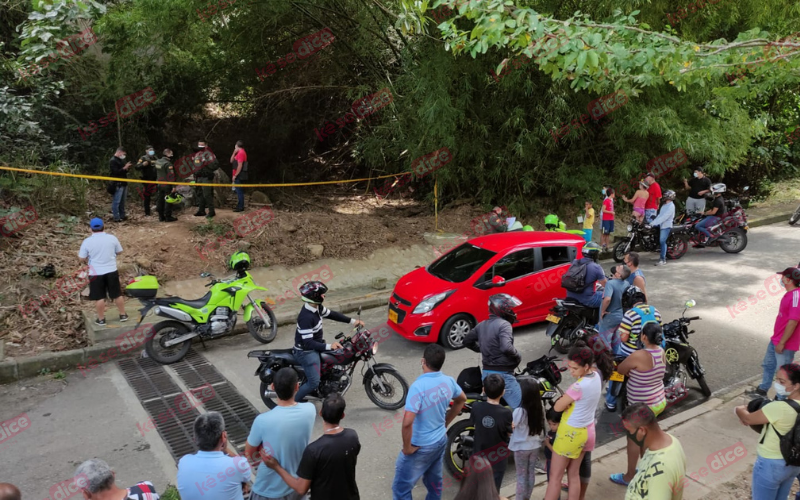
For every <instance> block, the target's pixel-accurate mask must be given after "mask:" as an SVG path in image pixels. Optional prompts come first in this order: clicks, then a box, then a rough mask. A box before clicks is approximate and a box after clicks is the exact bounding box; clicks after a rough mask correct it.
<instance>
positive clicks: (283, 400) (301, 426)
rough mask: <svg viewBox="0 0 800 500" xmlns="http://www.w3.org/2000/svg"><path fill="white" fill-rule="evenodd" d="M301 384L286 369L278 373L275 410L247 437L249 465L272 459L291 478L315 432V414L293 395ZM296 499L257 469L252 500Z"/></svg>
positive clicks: (278, 480) (275, 477)
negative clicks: (259, 459)
mask: <svg viewBox="0 0 800 500" xmlns="http://www.w3.org/2000/svg"><path fill="white" fill-rule="evenodd" d="M299 386H300V384H299V383H298V381H297V372H295V371H294V370H292V369H289V368H286V369H283V370H278V371H277V373H275V377H274V379H273V383H272V389H273V390H274V391H275V393H276V394H277V396H278V401H277V403H278V406H276V407H275V408H273V409H271V410H270V411H268V412H266V413H262V414H261V415H259V416H257V417H256V419H255V420H254V421H253V427H252V428H251V429H250V435H249V436H247V445H246V446H245V450H244V454H245V456H246V457H247V459H248V460H249V461H250V462H253V461H255V460H256V458H257V457H261V458H262V460H263V458H264V457H275V459H276V460H277V461H278V462H279V463H280V464H282V466H283V468H284V469H286V470H288V471H289V472H290V473H291V474H294V473H295V472H296V471H297V468H298V466H299V465H300V459H301V458H302V456H303V451H304V450H305V449H306V446H307V445H308V442H309V441H310V440H311V431H312V430H313V429H314V419H315V418H316V415H317V411H316V409H315V408H314V405H313V404H311V403H298V402H296V401H295V398H294V396H295V394H296V393H297V390H298V389H299ZM301 498H302V496H301V495H298V494H297V493H296V492H295V491H294V490H293V489H292V488H291V487H290V486H289V485H288V484H286V483H285V482H284V481H283V479H281V476H280V475H279V474H278V473H277V472H275V471H274V470H272V469H270V468H269V467H267V465H266V464H265V463H263V462H262V463H261V464H259V466H258V472H257V474H256V482H255V483H254V484H253V491H252V492H251V493H250V499H251V500H299V499H301Z"/></svg>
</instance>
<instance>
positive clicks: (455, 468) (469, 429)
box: [444, 418, 475, 481]
mask: <svg viewBox="0 0 800 500" xmlns="http://www.w3.org/2000/svg"><path fill="white" fill-rule="evenodd" d="M474 438H475V426H474V425H473V424H472V422H470V420H469V419H468V418H466V419H463V420H459V421H458V422H456V423H455V424H453V425H452V426H451V427H450V428H449V429H447V446H446V447H445V451H444V465H445V467H447V471H448V472H450V475H451V476H453V477H454V478H456V479H458V480H459V481H460V480H461V479H462V478H463V477H464V469H465V467H466V466H467V464H468V463H469V457H470V456H471V455H472V444H471V443H472V442H473V440H474ZM454 447H455V450H454V449H453V448H454Z"/></svg>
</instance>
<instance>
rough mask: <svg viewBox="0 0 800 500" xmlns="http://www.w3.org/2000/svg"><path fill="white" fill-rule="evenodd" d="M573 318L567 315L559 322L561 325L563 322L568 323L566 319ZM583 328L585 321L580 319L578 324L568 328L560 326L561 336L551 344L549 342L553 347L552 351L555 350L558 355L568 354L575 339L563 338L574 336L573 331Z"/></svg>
mask: <svg viewBox="0 0 800 500" xmlns="http://www.w3.org/2000/svg"><path fill="white" fill-rule="evenodd" d="M573 317H574V316H572V315H569V316H567V317H566V318H562V319H561V322H562V323H563V322H566V321H569V320H568V318H573ZM584 326H586V320H585V319H581V320H580V322H579V323H578V324H577V325H570V326H567V325H564V326H562V328H561V334H562V335H561V336H560V337H559V339H558V341H556V342H555V343H553V342H552V340H551V342H550V343H551V344H552V345H553V349H555V351H556V352H557V353H559V354H566V353H567V352H569V350H570V348H571V347H572V344H574V343H575V339H568V338H565V337H573V336H574V334H575V331H576V330H578V329H580V328H583V327H584Z"/></svg>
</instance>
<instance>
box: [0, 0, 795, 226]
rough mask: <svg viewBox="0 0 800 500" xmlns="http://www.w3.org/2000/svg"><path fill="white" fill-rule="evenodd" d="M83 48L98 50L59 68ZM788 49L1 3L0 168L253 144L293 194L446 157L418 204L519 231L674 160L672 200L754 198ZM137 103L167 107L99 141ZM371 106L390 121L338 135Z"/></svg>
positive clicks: (137, 7)
mask: <svg viewBox="0 0 800 500" xmlns="http://www.w3.org/2000/svg"><path fill="white" fill-rule="evenodd" d="M670 22H671V23H672V24H674V26H670V25H669V24H668V23H670ZM89 28H91V31H92V32H93V33H94V35H96V37H97V38H96V43H93V44H91V45H90V46H88V47H81V48H80V49H75V50H74V51H73V52H72V53H69V54H68V55H69V57H67V56H64V57H62V58H56V60H55V61H52V60H51V59H53V58H48V56H49V55H50V54H53V53H54V52H57V51H59V48H62V46H63V44H59V41H60V40H64V39H65V38H66V39H68V40H71V38H70V37H73V38H74V37H75V35H76V34H78V33H82V32H85V31H86V30H87V29H89ZM325 28H328V29H329V30H330V33H332V35H333V37H334V38H333V40H332V42H330V43H329V44H327V45H326V44H325V43H323V44H321V45H320V44H318V46H317V47H316V48H313V49H309V48H305V49H301V47H302V46H303V45H304V40H301V39H303V38H304V37H308V36H309V35H313V34H315V33H318V32H319V31H320V30H323V29H325ZM798 30H800V4H798V3H797V2H785V1H783V0H736V1H733V0H716V3H712V2H711V1H708V0H692V1H680V2H678V5H676V3H675V2H673V1H671V0H652V1H648V2H644V1H641V0H635V1H633V2H621V1H619V0H594V1H590V2H586V1H577V0H567V1H560V0H553V1H532V0H515V1H511V0H447V1H442V0H435V1H433V2H430V1H427V0H394V1H386V0H314V1H299V0H297V1H296V0H250V1H249V2H248V1H247V0H227V1H226V0H223V1H220V2H215V3H213V4H212V2H210V0H130V1H79V0H50V1H48V0H34V1H33V2H31V1H22V0H0V37H1V38H0V43H2V46H1V47H0V50H2V56H1V57H2V60H1V61H0V63H1V64H2V67H0V75H2V77H1V78H2V81H3V83H2V84H0V161H4V162H6V163H9V164H14V165H22V164H26V165H30V164H45V165H52V164H60V165H63V164H65V163H66V164H67V165H75V164H78V165H81V167H80V168H81V169H82V170H83V171H86V172H96V171H105V169H106V168H107V158H108V157H109V156H110V155H111V153H112V152H113V148H114V147H115V146H116V145H117V144H119V143H122V144H124V145H125V146H126V147H128V148H129V149H130V150H132V153H129V154H131V155H136V154H140V153H139V151H140V150H141V149H142V148H143V146H144V145H145V144H150V143H151V144H153V145H155V146H156V148H157V149H162V148H164V147H171V148H173V149H175V150H176V151H177V153H178V155H179V156H180V155H181V154H184V153H186V152H188V151H189V147H190V145H191V143H192V142H194V141H196V140H197V139H199V138H205V139H207V140H208V141H209V142H210V145H211V147H212V148H214V149H215V151H221V152H222V154H221V157H224V156H226V154H227V152H229V151H230V149H231V146H232V143H233V141H235V140H237V139H244V140H245V141H246V143H248V145H249V147H248V152H249V155H250V157H251V165H252V166H253V168H252V169H251V170H252V171H253V172H254V173H255V175H253V176H251V178H254V179H255V180H259V181H273V182H290V181H301V180H322V179H325V180H328V179H337V178H352V177H354V176H362V175H364V174H373V175H374V174H378V173H394V172H400V171H411V170H412V163H413V161H414V159H416V158H419V157H420V156H423V155H425V154H427V153H430V152H433V151H435V150H438V149H440V148H443V147H447V148H448V149H449V150H450V151H451V152H452V153H453V155H454V160H453V161H451V162H449V163H448V164H447V166H446V167H444V168H442V169H440V170H438V171H436V172H435V174H433V175H429V176H427V177H426V178H425V179H424V183H426V184H424V185H425V187H424V188H423V189H422V190H421V192H424V193H429V192H430V189H431V183H429V182H428V179H432V178H436V180H438V183H439V186H440V188H441V190H442V194H443V196H444V198H445V199H453V198H463V197H474V198H476V199H477V200H479V201H481V202H483V203H497V202H503V204H505V205H508V206H509V207H510V208H513V209H514V210H517V211H520V210H521V211H524V208H525V207H526V206H527V207H529V206H530V205H529V203H532V201H531V200H532V199H533V198H534V197H536V196H541V195H548V196H551V197H552V199H555V200H557V201H559V202H565V203H575V202H576V201H577V202H578V203H579V202H580V200H582V199H583V197H585V196H587V195H592V196H595V197H596V196H598V194H599V186H600V185H601V184H605V183H610V184H615V185H616V184H618V183H619V182H621V181H623V182H624V181H626V180H628V179H630V178H632V177H635V176H637V175H640V174H641V172H643V170H644V169H645V168H646V164H647V162H648V161H649V160H650V159H653V158H656V157H658V156H661V155H664V154H666V153H668V152H670V151H672V150H675V149H676V148H682V149H683V150H685V152H686V154H687V156H688V158H689V161H688V163H687V164H686V165H684V166H683V167H681V168H679V169H677V170H676V171H675V172H672V173H670V174H668V176H667V178H665V179H664V182H665V183H666V184H667V185H673V186H677V185H678V184H679V183H678V182H676V180H677V179H680V178H681V177H683V176H686V175H687V174H688V173H689V167H690V166H694V165H705V166H707V169H708V171H709V172H710V174H711V176H712V178H714V179H719V178H723V176H724V179H725V181H727V182H729V183H734V184H744V183H754V182H759V181H763V180H765V179H769V178H772V179H776V178H781V177H789V176H796V175H797V174H798V173H800V172H798V166H799V165H800V164H799V163H798V155H800V147H798V145H797V144H796V143H797V142H798V141H797V140H795V141H794V142H791V141H790V139H789V138H787V135H789V136H791V134H792V133H793V132H794V130H795V129H796V128H798V127H800V95H799V93H798V82H800V57H798V55H799V54H800V33H798ZM790 35H793V36H790ZM309 42H310V40H309ZM312 45H313V44H312ZM307 47H311V46H307ZM293 51H294V52H296V53H299V54H301V55H302V56H303V57H302V58H301V57H299V56H297V55H294V56H290V55H289V54H291V53H292V52H293ZM313 52H315V53H313ZM287 56H288V57H287ZM32 62H35V63H37V64H39V66H40V67H43V66H45V64H46V65H47V67H46V68H44V69H41V71H40V72H39V73H38V74H30V75H29V76H27V77H25V78H22V76H21V75H22V74H23V73H22V72H21V71H26V68H27V69H30V68H31V66H30V65H31V63H32ZM270 64H272V65H273V66H272V67H271V69H270ZM28 73H29V71H28ZM147 87H150V88H152V89H153V92H154V93H155V94H156V96H157V100H156V102H155V103H153V104H152V105H149V106H147V107H144V108H141V109H137V110H136V111H135V113H133V114H131V116H128V117H126V118H124V119H120V120H114V121H113V122H111V123H107V122H109V120H108V117H109V116H114V112H115V109H118V106H119V104H118V101H119V100H120V99H122V98H123V97H125V96H128V95H130V94H134V93H136V92H138V91H141V90H142V89H145V88H147ZM381 89H387V90H388V92H389V93H390V95H391V102H390V103H389V104H388V105H385V106H380V107H378V106H376V107H374V108H373V109H371V110H370V111H368V112H367V113H360V117H361V119H359V120H355V121H348V119H349V118H352V115H350V116H348V115H347V113H348V112H351V111H354V110H355V109H356V108H358V107H359V105H360V104H359V103H358V102H357V101H358V100H359V99H362V98H364V97H365V96H369V95H373V94H376V93H377V92H379V91H380V90H381ZM615 92H617V94H616V95H617V96H619V95H624V96H626V99H624V102H623V101H622V100H620V101H617V104H615V106H618V107H617V108H616V109H613V108H607V109H606V111H604V112H602V113H601V112H596V115H595V116H594V117H593V116H591V110H592V109H597V108H596V106H597V105H598V103H597V102H596V100H597V99H598V98H601V97H603V96H608V95H611V94H613V93H615ZM361 109H362V110H363V107H362V108H361ZM121 114H122V115H125V114H126V113H124V112H122V113H121ZM599 114H603V115H605V116H603V117H602V119H599V120H595V119H594V118H596V117H597V115H599ZM582 115H589V116H588V120H587V119H586V118H584V119H583V121H582V120H581V116H582ZM101 118H106V124H107V125H108V126H102V125H101V126H99V127H97V125H96V124H97V123H98V122H99V121H100V119H101ZM337 120H338V122H337ZM92 121H94V122H95V127H96V129H95V131H93V132H92V133H91V134H90V133H88V132H87V131H86V128H87V127H89V126H91V125H90V122H92ZM100 123H101V124H102V123H103V122H100ZM329 124H330V126H329V127H327V131H326V126H328V125H329ZM565 124H566V126H565ZM79 128H80V129H81V130H83V132H79V130H78V129H79ZM560 132H561V133H563V136H562V137H560V138H559V137H558V136H559V135H561V133H560ZM362 188H363V187H362ZM418 192H419V191H418Z"/></svg>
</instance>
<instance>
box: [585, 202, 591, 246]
mask: <svg viewBox="0 0 800 500" xmlns="http://www.w3.org/2000/svg"><path fill="white" fill-rule="evenodd" d="M593 230H594V208H592V201H591V200H586V202H585V203H584V205H583V239H585V240H586V243H589V242H590V241H592V231H593Z"/></svg>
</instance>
